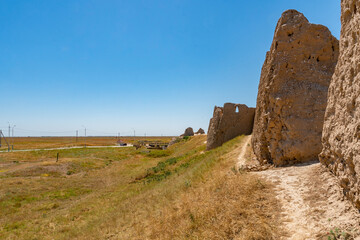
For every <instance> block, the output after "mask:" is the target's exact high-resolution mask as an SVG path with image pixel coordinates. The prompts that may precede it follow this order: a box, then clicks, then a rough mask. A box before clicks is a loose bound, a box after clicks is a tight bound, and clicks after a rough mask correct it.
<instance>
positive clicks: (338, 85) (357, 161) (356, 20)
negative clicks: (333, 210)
mask: <svg viewBox="0 0 360 240" xmlns="http://www.w3.org/2000/svg"><path fill="white" fill-rule="evenodd" d="M341 24H342V26H341V37H340V56H339V61H338V64H337V66H336V70H335V73H334V75H333V78H332V80H331V84H330V87H329V97H328V104H327V108H326V114H325V122H324V129H323V137H322V141H323V150H322V152H321V154H320V155H319V157H320V161H321V162H322V163H323V164H325V165H326V166H328V167H329V169H330V170H331V171H332V172H333V173H335V174H336V175H337V176H338V177H339V179H340V183H341V186H342V187H343V188H344V193H345V195H346V196H347V197H348V198H349V199H351V200H352V201H353V202H354V203H355V205H356V206H357V208H360V197H359V194H360V109H359V107H360V74H359V72H360V44H359V40H360V35H359V32H360V1H358V0H357V1H355V0H342V1H341Z"/></svg>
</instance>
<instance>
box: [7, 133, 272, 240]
mask: <svg viewBox="0 0 360 240" xmlns="http://www.w3.org/2000/svg"><path fill="white" fill-rule="evenodd" d="M205 140H206V136H197V137H193V138H192V139H190V140H189V141H183V142H180V143H178V144H176V145H174V146H172V147H171V148H170V149H169V150H166V151H164V152H161V151H152V152H151V153H148V152H147V151H146V150H144V149H141V150H138V151H136V150H135V149H134V148H122V149H111V148H110V149H71V150H61V151H60V155H61V156H62V157H61V159H60V161H59V162H57V163H56V162H55V159H54V154H55V153H56V152H57V151H40V152H27V153H26V154H25V153H0V180H1V185H0V238H1V239H188V238H190V239H191V238H192V239H196V238H197V237H198V238H200V239H201V238H202V239H231V238H233V237H239V238H241V236H245V237H246V236H247V237H249V238H247V239H271V238H272V236H273V235H274V234H276V228H275V226H276V220H277V219H276V215H275V212H276V209H277V205H276V203H275V202H274V199H273V198H271V195H268V192H269V191H271V189H272V186H271V185H268V184H266V183H264V182H259V181H258V179H256V178H255V177H253V176H252V175H250V174H248V173H238V172H236V171H235V169H233V170H231V168H232V166H234V161H235V158H236V152H237V150H236V149H238V148H240V147H241V137H239V138H237V139H234V140H233V141H230V142H229V143H227V144H225V145H224V146H223V147H221V148H217V149H214V150H212V151H209V152H204V149H205V144H204V141H205ZM69 170H71V171H72V172H70V174H68V173H69V172H68V171H69ZM255 229H256V231H255Z"/></svg>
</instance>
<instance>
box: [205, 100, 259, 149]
mask: <svg viewBox="0 0 360 240" xmlns="http://www.w3.org/2000/svg"><path fill="white" fill-rule="evenodd" d="M254 115H255V108H248V107H247V106H246V105H244V104H234V103H225V104H224V107H217V106H215V109H214V114H213V117H212V118H211V119H210V124H209V130H208V135H207V146H206V148H207V150H210V149H213V148H216V147H219V146H221V145H222V144H223V143H225V142H226V141H229V140H230V139H233V138H235V137H237V136H239V135H242V134H245V135H248V134H251V132H252V128H253V123H254Z"/></svg>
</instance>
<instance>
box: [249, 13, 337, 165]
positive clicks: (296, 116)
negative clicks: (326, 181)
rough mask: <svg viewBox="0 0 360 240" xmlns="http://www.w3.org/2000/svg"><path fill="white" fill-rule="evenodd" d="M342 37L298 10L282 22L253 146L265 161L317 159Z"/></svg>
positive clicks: (266, 68) (266, 70)
mask: <svg viewBox="0 0 360 240" xmlns="http://www.w3.org/2000/svg"><path fill="white" fill-rule="evenodd" d="M338 51H339V47H338V40H337V39H336V38H335V37H333V36H332V35H331V33H330V31H329V30H328V29H327V28H326V27H325V26H322V25H316V24H311V23H309V21H308V20H307V19H306V17H305V16H304V15H303V14H302V13H299V12H298V11H296V10H288V11H285V12H284V13H283V14H282V16H281V18H280V19H279V21H278V24H277V26H276V29H275V34H274V39H273V42H272V45H271V48H270V51H269V52H268V53H267V54H266V59H265V62H264V65H263V67H262V71H261V78H260V84H259V91H258V97H257V106H256V114H255V121H254V131H253V136H252V145H253V149H254V153H255V155H256V156H257V158H258V159H259V161H260V162H261V163H273V164H274V165H276V166H281V165H287V164H294V163H299V162H307V161H312V160H316V159H317V158H318V154H319V153H320V152H321V149H322V145H321V134H322V128H323V120H324V114H325V109H326V99H327V92H328V87H329V84H330V80H331V76H332V74H333V73H334V69H335V65H336V62H337V58H338Z"/></svg>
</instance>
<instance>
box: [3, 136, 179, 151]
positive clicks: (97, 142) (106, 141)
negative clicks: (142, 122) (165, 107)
mask: <svg viewBox="0 0 360 240" xmlns="http://www.w3.org/2000/svg"><path fill="white" fill-rule="evenodd" d="M171 138H172V137H120V138H117V137H86V138H85V137H78V138H76V137H14V138H10V140H9V142H10V145H14V150H21V149H38V148H61V147H74V146H85V144H86V146H114V145H116V143H117V141H118V140H119V139H120V140H122V141H124V142H127V143H134V142H137V141H140V140H148V141H164V142H169V141H170V140H171ZM6 149H8V147H7V145H6V143H5V141H4V140H3V139H2V146H1V148H0V150H6Z"/></svg>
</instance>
